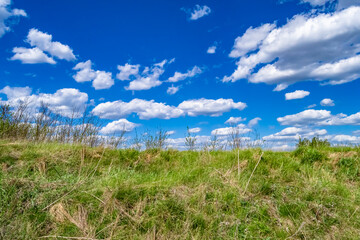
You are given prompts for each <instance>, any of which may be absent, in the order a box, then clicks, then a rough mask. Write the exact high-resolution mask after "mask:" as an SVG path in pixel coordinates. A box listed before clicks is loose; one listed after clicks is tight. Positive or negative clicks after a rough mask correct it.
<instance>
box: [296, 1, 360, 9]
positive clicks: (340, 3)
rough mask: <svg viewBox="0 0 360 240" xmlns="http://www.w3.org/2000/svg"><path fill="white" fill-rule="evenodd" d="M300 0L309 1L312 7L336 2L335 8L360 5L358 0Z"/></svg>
mask: <svg viewBox="0 0 360 240" xmlns="http://www.w3.org/2000/svg"><path fill="white" fill-rule="evenodd" d="M301 2H302V3H309V4H310V5H311V6H313V7H321V6H324V5H325V4H327V3H336V4H337V10H341V9H344V8H348V7H350V6H357V5H360V0H338V1H337V0H301Z"/></svg>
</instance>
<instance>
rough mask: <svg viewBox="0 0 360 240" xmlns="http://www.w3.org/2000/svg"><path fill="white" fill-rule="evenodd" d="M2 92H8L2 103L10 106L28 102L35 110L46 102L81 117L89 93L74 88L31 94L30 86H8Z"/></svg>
mask: <svg viewBox="0 0 360 240" xmlns="http://www.w3.org/2000/svg"><path fill="white" fill-rule="evenodd" d="M0 93H4V94H6V95H7V98H8V100H7V101H2V103H5V104H9V105H10V106H17V105H18V104H19V103H21V102H25V103H28V107H29V109H30V110H31V111H33V112H35V110H36V109H37V108H39V107H40V106H41V104H43V103H44V104H46V105H48V107H49V108H50V110H52V111H54V112H56V113H59V114H61V115H63V116H67V117H70V116H72V115H73V114H74V112H75V113H77V115H76V116H78V117H80V115H81V114H82V113H83V112H84V110H85V107H86V104H87V102H88V95H87V94H86V93H83V92H80V91H79V90H78V89H74V88H63V89H59V90H57V91H56V92H55V93H53V94H48V93H39V94H31V89H30V88H29V87H25V88H12V87H9V86H6V87H5V88H3V89H2V90H0Z"/></svg>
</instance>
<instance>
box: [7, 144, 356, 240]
mask: <svg viewBox="0 0 360 240" xmlns="http://www.w3.org/2000/svg"><path fill="white" fill-rule="evenodd" d="M260 155H261V150H260V149H251V150H242V151H240V154H239V156H240V157H239V161H238V159H237V156H238V153H237V151H233V152H231V151H230V152H221V151H218V152H210V153H208V152H179V151H176V150H168V151H161V152H160V151H157V150H152V151H144V152H138V151H135V150H110V149H105V150H104V149H103V148H88V147H82V146H76V145H63V144H53V143H48V144H40V143H39V144H35V143H24V142H7V141H0V239H37V238H39V237H44V238H43V239H64V237H77V238H80V237H83V239H85V238H88V239H287V238H288V239H358V238H359V236H360V209H359V207H360V179H359V176H360V173H359V172H360V170H359V167H360V160H359V157H360V151H359V149H357V148H350V147H347V148H339V147H338V148H330V147H326V148H321V149H314V148H310V147H301V148H299V149H298V150H296V151H294V152H271V151H265V152H264V154H263V157H262V159H261V161H260V163H259V165H258V166H257V168H256V170H255V171H254V174H253V175H252V177H251V178H250V175H251V173H252V172H253V170H254V168H255V166H256V164H257V163H258V160H259V157H260ZM249 178H250V182H249ZM248 182H249V185H248V188H247V189H246V191H245V188H246V185H247V183H248ZM46 236H48V237H46ZM49 236H53V237H49ZM55 236H57V238H56V237H55ZM65 239H66V238H65Z"/></svg>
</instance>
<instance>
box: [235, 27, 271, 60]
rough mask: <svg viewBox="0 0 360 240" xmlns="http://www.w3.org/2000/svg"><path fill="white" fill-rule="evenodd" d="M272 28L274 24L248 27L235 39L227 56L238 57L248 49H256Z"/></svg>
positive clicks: (248, 50)
mask: <svg viewBox="0 0 360 240" xmlns="http://www.w3.org/2000/svg"><path fill="white" fill-rule="evenodd" d="M274 28H275V25H274V24H264V25H262V26H260V27H258V28H253V27H250V28H248V29H247V30H246V32H245V33H244V35H242V36H241V37H237V38H236V39H235V44H234V46H233V50H232V51H231V53H230V54H229V56H230V57H232V58H238V57H242V56H244V55H245V54H246V53H248V52H250V51H253V50H256V49H257V48H258V47H259V45H260V44H261V43H262V42H263V40H264V39H265V38H266V37H267V36H268V35H269V33H270V32H271V30H273V29H274Z"/></svg>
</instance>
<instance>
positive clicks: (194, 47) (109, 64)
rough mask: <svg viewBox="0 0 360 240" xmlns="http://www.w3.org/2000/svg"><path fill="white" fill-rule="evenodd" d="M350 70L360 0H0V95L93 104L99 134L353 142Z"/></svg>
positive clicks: (68, 106) (354, 76)
mask: <svg viewBox="0 0 360 240" xmlns="http://www.w3.org/2000/svg"><path fill="white" fill-rule="evenodd" d="M359 79H360V0H251V1H250V0H249V1H248V0H244V1H239V0H229V1H226V3H224V1H215V0H201V1H193V0H191V1H190V0H181V1H180V0H174V1H168V0H167V1H165V0H159V1H151V2H150V1H145V0H133V1H110V0H106V1H95V0H77V1H73V0H53V1H44V0H32V1H28V0H0V99H1V101H2V103H9V104H12V103H15V102H17V101H18V100H22V99H30V100H31V106H32V107H34V108H36V107H37V106H39V104H40V102H42V101H43V102H46V103H48V104H49V106H50V107H51V108H52V109H53V110H56V111H59V112H61V113H62V115H63V116H69V115H70V114H71V112H72V110H73V109H74V108H76V109H79V108H82V107H84V106H90V109H91V111H92V113H93V114H94V115H96V116H97V117H99V118H101V119H102V121H103V124H104V127H103V129H102V130H101V133H102V134H104V135H108V134H113V133H114V132H115V133H116V132H117V131H120V130H122V129H124V128H125V129H126V131H128V132H129V136H131V134H132V133H131V132H132V131H133V130H134V129H135V128H137V129H138V130H139V131H140V132H141V131H145V129H158V128H162V129H165V130H167V131H169V133H172V134H171V136H170V137H171V140H170V142H171V144H173V145H174V146H175V145H176V144H179V143H180V142H182V141H183V138H184V135H185V132H186V129H187V126H189V128H190V129H191V132H192V133H193V134H196V135H198V136H199V142H201V141H206V140H208V139H209V137H210V136H211V135H214V134H217V135H219V136H223V138H224V139H225V137H226V135H227V134H228V133H229V132H231V131H232V128H234V127H236V128H237V129H239V130H240V132H241V133H242V134H243V136H244V138H250V139H253V138H254V136H255V135H256V134H255V133H260V136H261V138H262V139H263V140H265V141H266V142H267V143H268V144H267V146H269V147H271V148H273V149H287V148H289V147H290V148H291V146H293V145H294V143H295V142H296V140H297V139H298V138H299V137H300V136H301V137H313V136H321V137H323V138H327V139H329V140H330V141H331V142H333V143H335V144H337V143H353V144H357V143H360V127H359V125H360V109H359V106H360V100H359V95H360V81H359Z"/></svg>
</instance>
